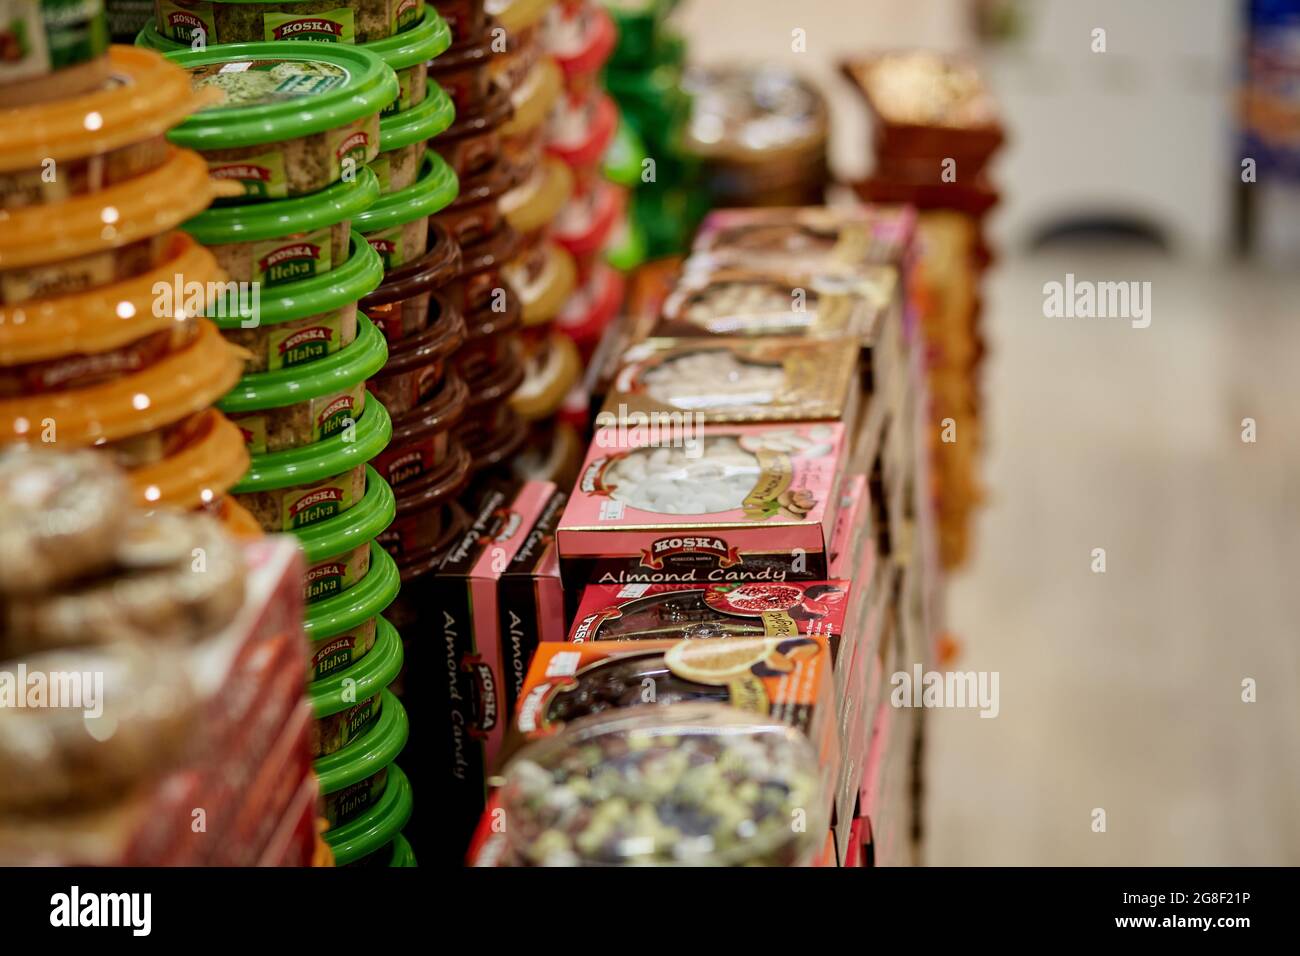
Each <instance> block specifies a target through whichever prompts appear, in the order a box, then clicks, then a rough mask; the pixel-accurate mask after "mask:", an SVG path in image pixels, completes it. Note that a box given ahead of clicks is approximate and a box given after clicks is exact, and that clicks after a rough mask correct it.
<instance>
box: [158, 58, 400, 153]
mask: <svg viewBox="0 0 1300 956" xmlns="http://www.w3.org/2000/svg"><path fill="white" fill-rule="evenodd" d="M167 58H168V59H169V60H172V61H173V62H175V63H177V64H178V65H180V66H182V67H184V68H185V69H187V70H189V71H190V74H191V76H192V77H193V78H194V79H195V81H196V82H197V81H198V79H199V77H200V76H201V77H204V78H205V79H206V81H207V82H209V83H211V84H212V85H216V86H219V87H220V88H222V89H225V90H226V91H227V93H230V92H232V91H233V90H234V89H235V88H236V84H238V83H239V82H240V81H239V80H237V79H235V78H236V77H245V78H247V79H245V80H244V81H243V85H245V86H246V87H247V89H246V90H241V91H240V92H239V95H240V96H241V102H239V103H230V102H226V103H218V104H217V105H215V106H209V107H207V108H206V109H202V110H200V111H199V112H197V113H195V114H194V115H193V116H191V117H190V118H189V119H187V120H185V122H183V123H181V125H179V126H177V127H176V128H175V129H173V130H172V131H171V132H170V133H168V134H167V138H168V139H170V140H171V141H172V142H173V143H175V144H176V145H178V146H186V147H189V148H190V149H232V148H235V147H239V146H254V145H257V144H259V143H272V142H280V141H283V140H290V139H298V138H300V137H303V136H308V135H310V134H312V133H323V132H325V131H326V130H331V129H338V128H339V127H340V126H345V125H346V124H348V123H351V122H352V121H353V120H358V119H361V118H362V117H365V116H372V115H377V114H378V113H379V111H380V110H382V109H383V108H384V107H385V106H387V105H388V104H389V103H391V102H392V101H393V100H395V99H396V98H397V74H396V73H394V72H393V69H392V67H390V66H389V65H388V64H387V63H385V62H384V61H383V60H381V59H380V58H379V57H377V56H376V55H375V54H373V53H370V52H369V51H367V50H364V49H362V48H361V47H357V46H350V45H348V44H344V43H219V44H217V45H216V46H211V47H208V48H207V49H204V50H186V51H184V52H181V51H177V52H172V53H168V54H167ZM276 70H278V71H280V72H279V73H278V74H276V73H273V71H276ZM216 77H220V78H221V79H220V80H217V79H215V78H216ZM277 81H278V82H277ZM205 85H207V84H206V83H205Z"/></svg>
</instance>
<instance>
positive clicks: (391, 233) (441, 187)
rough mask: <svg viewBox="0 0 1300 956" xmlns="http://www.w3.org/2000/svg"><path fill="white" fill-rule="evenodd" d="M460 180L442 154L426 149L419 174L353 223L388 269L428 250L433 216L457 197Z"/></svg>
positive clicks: (401, 264) (411, 260)
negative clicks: (430, 222) (430, 218)
mask: <svg viewBox="0 0 1300 956" xmlns="http://www.w3.org/2000/svg"><path fill="white" fill-rule="evenodd" d="M459 188H460V184H459V182H458V181H457V179H456V174H455V173H454V172H453V171H452V169H451V167H450V166H448V165H447V164H446V163H445V162H443V159H442V157H441V156H439V155H438V154H437V153H434V152H432V151H426V152H425V154H424V160H423V162H422V163H421V165H420V173H419V178H417V179H416V181H415V182H414V183H412V184H411V185H410V186H407V187H406V188H405V189H399V190H397V191H396V192H391V193H389V194H388V195H386V196H381V197H380V198H379V200H378V201H377V202H376V203H375V204H374V205H373V206H371V207H370V208H369V209H367V210H366V211H365V212H363V213H361V214H360V215H358V216H357V218H356V219H355V220H353V223H352V227H353V228H354V229H356V230H357V231H358V232H360V233H361V234H362V235H363V236H365V238H366V241H367V242H368V243H370V245H371V247H372V248H373V249H374V250H375V251H376V252H378V253H379V256H380V258H381V259H383V260H384V271H385V272H388V271H391V270H393V269H396V268H399V267H400V266H404V265H406V264H407V263H408V262H413V261H414V260H416V259H418V258H420V257H421V256H423V255H424V254H425V252H427V251H428V248H429V247H428V241H429V216H430V214H432V213H435V212H437V211H438V210H440V209H443V208H444V207H446V206H447V204H448V203H450V202H451V201H452V200H453V199H455V198H456V194H457V191H458V190H459Z"/></svg>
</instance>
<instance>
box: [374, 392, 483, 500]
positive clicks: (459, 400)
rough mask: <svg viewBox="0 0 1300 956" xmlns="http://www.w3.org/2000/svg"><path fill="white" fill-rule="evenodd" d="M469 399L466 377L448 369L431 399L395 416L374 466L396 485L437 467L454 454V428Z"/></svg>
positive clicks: (391, 483) (405, 482) (412, 479)
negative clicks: (452, 444) (401, 414)
mask: <svg viewBox="0 0 1300 956" xmlns="http://www.w3.org/2000/svg"><path fill="white" fill-rule="evenodd" d="M468 400H469V388H468V387H467V386H466V385H465V381H464V379H462V378H461V377H460V375H458V374H457V373H456V372H455V371H452V370H448V371H447V374H446V376H445V377H444V378H443V380H442V384H441V385H440V386H439V387H438V390H437V391H436V392H435V393H434V394H433V395H432V396H430V398H429V400H428V401H426V402H422V403H421V404H419V405H417V406H416V407H415V408H413V409H411V410H410V411H409V412H407V413H406V414H405V415H403V416H402V417H401V418H398V419H396V420H394V422H393V437H392V439H391V440H390V441H389V443H388V447H387V448H386V449H384V451H383V452H382V453H381V454H380V455H379V457H377V458H375V459H374V460H373V461H372V462H371V463H370V464H371V467H373V468H374V469H375V471H377V472H379V474H380V475H382V476H383V478H384V479H385V480H386V481H387V482H388V483H389V484H390V485H393V486H394V487H397V486H400V485H405V484H407V483H409V482H412V481H415V480H417V479H418V478H420V477H421V476H423V475H427V474H430V473H432V472H435V471H437V470H438V469H439V468H441V467H442V466H443V465H444V464H445V463H446V461H447V458H448V456H449V455H450V454H451V429H452V426H453V425H455V424H456V423H457V422H459V421H460V418H461V415H463V414H464V412H465V405H466V402H467V401H468Z"/></svg>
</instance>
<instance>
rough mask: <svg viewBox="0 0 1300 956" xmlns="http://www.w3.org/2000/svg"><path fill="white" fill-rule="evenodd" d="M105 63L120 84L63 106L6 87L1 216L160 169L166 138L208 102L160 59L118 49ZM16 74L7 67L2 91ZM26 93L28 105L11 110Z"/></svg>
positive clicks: (1, 103)
mask: <svg viewBox="0 0 1300 956" xmlns="http://www.w3.org/2000/svg"><path fill="white" fill-rule="evenodd" d="M25 5H26V6H29V7H31V8H35V7H36V4H25ZM85 5H86V6H90V5H92V4H85ZM68 6H69V7H72V8H75V7H76V6H77V3H75V2H69V4H68ZM0 29H3V28H0ZM31 49H32V50H33V51H34V52H39V47H36V46H33V47H32V48H31ZM103 52H105V51H103V50H101V53H103ZM102 63H103V69H104V71H105V79H106V78H107V72H108V71H109V70H111V71H112V74H113V77H114V80H113V82H111V83H104V82H103V81H102V80H101V81H97V82H95V83H93V84H91V85H90V86H88V87H87V88H86V89H85V90H84V91H82V92H81V93H80V94H79V95H72V94H71V93H69V94H68V95H67V97H66V98H64V97H63V96H60V98H59V99H58V101H56V102H51V103H40V104H39V105H35V104H36V103H37V87H39V85H40V84H38V83H33V82H24V83H22V84H16V85H14V86H5V85H0V108H7V115H6V117H5V149H4V152H3V154H0V209H18V208H21V207H23V206H31V205H40V204H44V203H55V202H63V201H64V200H67V199H72V198H75V197H78V196H85V195H88V194H91V193H96V192H99V191H100V190H102V189H105V188H107V187H109V186H113V185H116V184H117V183H121V182H124V181H125V180H128V179H131V178H133V177H135V176H139V175H141V174H143V173H146V172H148V171H149V170H151V169H156V168H157V167H158V166H160V165H161V164H162V163H163V162H164V161H165V160H166V159H167V156H168V150H167V148H166V140H165V139H164V138H163V137H164V134H165V133H166V132H167V130H168V129H170V128H171V127H173V126H175V125H176V124H177V123H179V122H180V121H181V120H182V119H184V118H185V117H186V116H187V115H188V114H189V113H191V112H193V111H194V110H196V109H198V108H199V106H200V105H201V104H202V103H203V102H204V99H203V97H202V96H200V95H197V94H195V93H194V92H193V91H191V90H190V88H189V83H188V78H187V77H186V76H185V73H184V71H182V70H180V69H178V68H177V67H176V66H174V65H173V64H171V63H168V62H167V61H166V60H165V59H163V58H162V57H160V56H159V55H158V54H156V53H152V52H149V51H146V50H134V49H131V48H130V47H114V48H113V49H112V51H111V52H110V53H108V55H106V56H103V57H102ZM8 69H9V67H8V66H0V83H3V77H4V76H5V71H6V70H8ZM19 90H21V91H22V98H21V101H19V100H17V99H15V100H14V101H13V102H8V101H7V99H8V97H7V94H8V95H12V94H16V93H17V92H18V91H19Z"/></svg>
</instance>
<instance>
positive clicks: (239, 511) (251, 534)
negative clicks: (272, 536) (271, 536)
mask: <svg viewBox="0 0 1300 956" xmlns="http://www.w3.org/2000/svg"><path fill="white" fill-rule="evenodd" d="M218 520H219V521H220V522H221V524H222V526H224V527H225V529H226V530H227V531H229V532H230V533H231V534H233V535H234V536H235V537H236V538H243V539H245V540H255V539H257V538H265V537H266V532H265V531H263V530H262V526H261V525H260V524H258V523H257V519H256V518H254V517H253V513H252V512H251V511H249V510H248V509H247V508H245V507H244V506H243V505H241V504H240V503H239V502H238V501H236V500H235V499H234V498H231V497H229V496H227V497H225V498H222V499H221V513H220V515H219V516H218Z"/></svg>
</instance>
